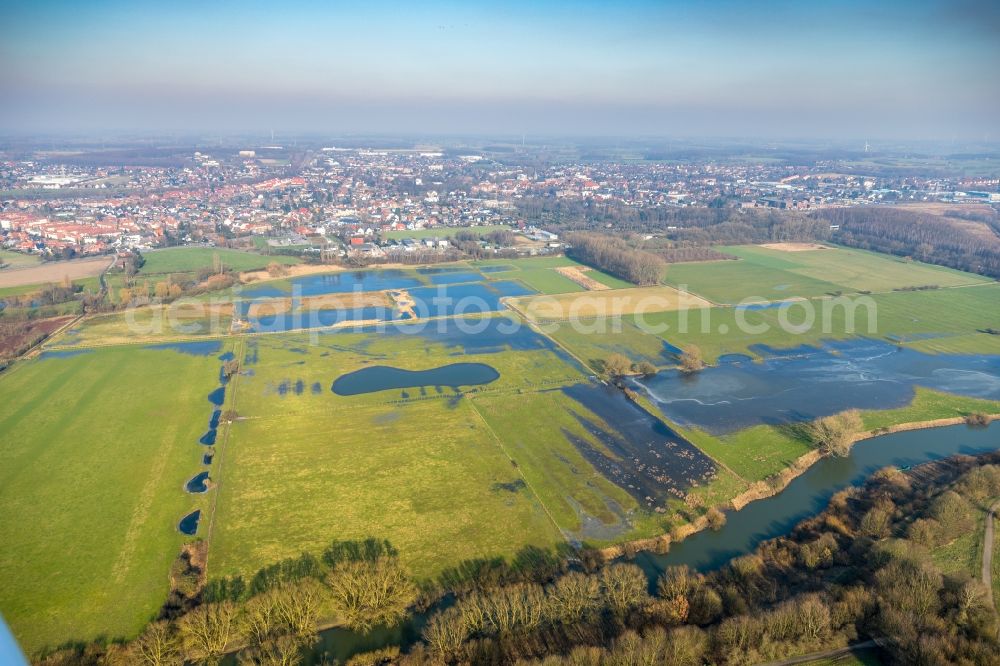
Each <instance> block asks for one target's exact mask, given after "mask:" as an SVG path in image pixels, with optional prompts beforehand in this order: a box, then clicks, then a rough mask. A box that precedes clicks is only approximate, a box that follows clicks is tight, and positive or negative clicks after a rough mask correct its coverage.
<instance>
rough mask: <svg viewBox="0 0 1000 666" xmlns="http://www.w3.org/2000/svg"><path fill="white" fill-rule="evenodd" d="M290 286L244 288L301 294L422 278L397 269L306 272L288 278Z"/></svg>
mask: <svg viewBox="0 0 1000 666" xmlns="http://www.w3.org/2000/svg"><path fill="white" fill-rule="evenodd" d="M289 282H290V283H291V288H289V289H280V288H278V287H275V286H274V285H267V284H262V285H260V286H258V287H250V288H248V289H244V290H243V296H244V297H246V298H274V297H283V296H288V295H289V294H292V293H297V294H299V295H301V296H320V295H322V294H343V293H349V292H352V291H385V290H387V289H412V288H414V287H420V286H422V285H421V282H420V280H418V279H417V278H415V277H414V276H413V275H412V274H411V273H409V272H408V271H402V270H398V269H386V270H374V271H344V272H341V273H328V274H323V275H306V276H302V277H297V278H293V279H291V280H289Z"/></svg>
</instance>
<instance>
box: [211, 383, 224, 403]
mask: <svg viewBox="0 0 1000 666" xmlns="http://www.w3.org/2000/svg"><path fill="white" fill-rule="evenodd" d="M208 401H209V402H210V403H212V404H213V405H215V406H216V407H221V406H222V403H224V402H225V401H226V387H225V386H220V387H219V388H217V389H215V390H214V391H212V392H211V393H209V394H208Z"/></svg>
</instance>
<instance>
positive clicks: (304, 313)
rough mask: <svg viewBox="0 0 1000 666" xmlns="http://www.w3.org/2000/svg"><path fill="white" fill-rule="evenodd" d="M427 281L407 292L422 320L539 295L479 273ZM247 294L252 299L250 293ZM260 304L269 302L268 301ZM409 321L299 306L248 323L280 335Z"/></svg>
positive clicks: (377, 309)
mask: <svg viewBox="0 0 1000 666" xmlns="http://www.w3.org/2000/svg"><path fill="white" fill-rule="evenodd" d="M427 278H428V279H429V280H430V281H431V282H433V283H434V286H422V285H419V283H418V286H417V287H414V288H408V289H407V293H408V294H409V295H410V296H411V297H412V299H413V315H415V317H416V318H418V319H425V318H428V317H451V316H454V315H476V314H485V313H490V312H499V311H501V310H503V304H502V303H501V302H500V299H502V298H504V297H508V296H530V295H532V294H534V293H536V292H535V291H533V290H531V289H529V288H527V287H525V286H524V285H522V284H521V283H519V282H514V281H511V280H499V281H497V282H483V281H482V279H483V278H482V276H481V275H479V274H478V273H466V272H461V271H441V272H439V273H433V274H429V275H428V276H427ZM348 291H350V290H348ZM246 295H247V296H251V294H250V293H248V294H246ZM286 295H287V294H286ZM303 295H308V294H303ZM257 302H265V303H266V301H257ZM252 304H253V301H249V300H248V301H243V302H242V303H240V304H239V308H240V313H241V316H242V317H243V318H244V319H247V318H248V312H249V311H250V306H251V305H252ZM409 318H411V316H410V313H409V312H399V311H397V310H395V309H394V308H392V307H385V306H368V307H361V308H343V309H338V308H319V309H300V308H298V307H295V308H294V309H292V310H289V311H286V312H282V313H280V314H273V313H267V314H260V315H256V316H254V317H253V318H250V319H249V322H248V323H249V325H250V330H252V331H254V332H279V331H293V330H298V329H307V328H322V327H328V326H332V325H334V324H338V323H341V322H345V321H384V322H389V321H400V320H406V319H409Z"/></svg>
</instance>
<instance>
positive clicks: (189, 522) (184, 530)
mask: <svg viewBox="0 0 1000 666" xmlns="http://www.w3.org/2000/svg"><path fill="white" fill-rule="evenodd" d="M200 519H201V509H198V510H197V511H192V512H191V513H189V514H188V515H186V516H184V517H183V518H181V522H179V523H178V524H177V529H179V530H180V531H181V534H187V535H188V536H191V535H193V534H194V533H195V532H197V531H198V521H199V520H200Z"/></svg>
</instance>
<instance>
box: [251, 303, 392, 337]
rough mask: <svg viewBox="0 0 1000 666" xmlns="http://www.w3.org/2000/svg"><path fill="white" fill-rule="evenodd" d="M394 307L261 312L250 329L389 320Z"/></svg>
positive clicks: (283, 329)
mask: <svg viewBox="0 0 1000 666" xmlns="http://www.w3.org/2000/svg"><path fill="white" fill-rule="evenodd" d="M241 306H242V309H241V311H242V313H243V317H244V318H247V314H246V313H247V311H248V309H249V307H250V303H242V304H241ZM392 317H393V310H392V308H386V307H377V306H372V307H364V308H345V309H334V308H323V309H309V310H299V309H295V310H291V311H286V312H282V313H279V314H260V315H257V316H255V317H253V318H250V319H249V320H248V321H249V324H250V330H251V331H254V332H256V333H274V332H278V331H294V330H298V329H301V328H321V327H325V326H333V325H334V324H338V323H340V322H343V321H372V320H377V321H387V320H390V319H392Z"/></svg>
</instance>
